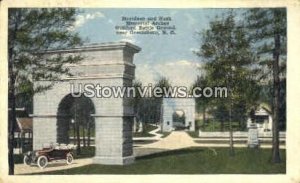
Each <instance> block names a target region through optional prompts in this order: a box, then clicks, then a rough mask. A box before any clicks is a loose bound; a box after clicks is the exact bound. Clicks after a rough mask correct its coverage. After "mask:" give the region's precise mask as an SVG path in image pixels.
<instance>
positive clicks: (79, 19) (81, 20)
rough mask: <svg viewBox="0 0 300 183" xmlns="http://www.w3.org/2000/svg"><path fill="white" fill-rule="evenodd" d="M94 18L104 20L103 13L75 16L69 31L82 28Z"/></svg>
mask: <svg viewBox="0 0 300 183" xmlns="http://www.w3.org/2000/svg"><path fill="white" fill-rule="evenodd" d="M96 18H105V15H104V14H103V13H101V12H100V11H98V12H93V13H85V14H80V15H77V16H76V20H75V22H74V25H73V27H71V28H70V30H75V29H76V28H78V27H81V26H83V25H84V24H85V23H86V22H87V21H89V20H93V19H96Z"/></svg>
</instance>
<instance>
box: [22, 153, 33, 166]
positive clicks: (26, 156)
mask: <svg viewBox="0 0 300 183" xmlns="http://www.w3.org/2000/svg"><path fill="white" fill-rule="evenodd" d="M23 162H24V165H30V164H31V159H30V157H29V156H28V155H25V156H24V158H23Z"/></svg>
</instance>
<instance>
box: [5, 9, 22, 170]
mask: <svg viewBox="0 0 300 183" xmlns="http://www.w3.org/2000/svg"><path fill="white" fill-rule="evenodd" d="M20 20H21V13H20V12H19V14H18V15H17V18H16V20H15V25H14V31H13V32H12V35H11V40H12V41H14V40H16V37H17V31H18V25H19V23H20V22H21V21H20ZM10 45H14V44H13V43H10ZM13 49H14V48H13V46H12V47H9V48H8V74H9V84H8V87H9V88H8V100H9V101H8V102H9V106H8V107H10V108H11V120H10V119H9V121H8V130H9V132H8V166H9V168H8V174H9V175H13V174H14V168H15V167H14V141H15V139H14V138H15V135H14V133H15V125H16V117H17V116H16V93H15V92H16V91H15V84H16V75H17V74H16V73H14V59H13V56H14V51H13Z"/></svg>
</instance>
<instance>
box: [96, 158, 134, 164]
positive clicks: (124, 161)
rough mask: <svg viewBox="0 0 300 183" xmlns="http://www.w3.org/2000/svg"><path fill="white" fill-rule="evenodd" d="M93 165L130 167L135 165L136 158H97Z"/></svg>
mask: <svg viewBox="0 0 300 183" xmlns="http://www.w3.org/2000/svg"><path fill="white" fill-rule="evenodd" d="M93 163H95V164H102V165H129V164H132V163H134V156H127V157H107V156H106V157H104V156H95V157H94V158H93Z"/></svg>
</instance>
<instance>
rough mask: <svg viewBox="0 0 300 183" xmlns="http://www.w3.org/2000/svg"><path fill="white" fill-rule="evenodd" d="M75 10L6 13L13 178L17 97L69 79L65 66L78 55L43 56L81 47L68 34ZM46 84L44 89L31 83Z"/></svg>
mask: <svg viewBox="0 0 300 183" xmlns="http://www.w3.org/2000/svg"><path fill="white" fill-rule="evenodd" d="M76 12H77V11H76V10H75V9H68V8H67V9H63V8H51V9H44V8H43V9H24V8H22V9H19V8H12V9H9V12H8V71H9V83H8V87H9V91H8V98H9V108H10V109H11V115H12V119H13V120H12V121H9V153H8V157H9V174H10V175H12V174H14V160H13V143H14V130H15V124H16V122H15V120H16V111H15V108H16V95H17V94H18V93H24V92H25V93H31V94H33V93H35V92H42V91H44V90H46V89H50V88H51V87H52V86H53V84H54V81H55V80H59V79H61V76H62V75H70V72H69V69H68V68H67V67H64V66H65V64H69V63H77V62H79V61H80V60H81V57H80V55H67V56H66V55H62V54H59V53H57V54H51V56H49V54H45V53H46V52H47V51H49V50H52V49H67V48H72V47H76V46H78V45H80V44H81V43H82V41H81V39H80V37H79V36H78V34H77V33H76V32H74V31H70V30H71V28H72V27H73V25H74V22H75V16H76ZM38 80H47V81H49V83H48V84H47V85H36V84H35V85H34V86H33V83H34V81H38Z"/></svg>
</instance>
